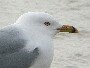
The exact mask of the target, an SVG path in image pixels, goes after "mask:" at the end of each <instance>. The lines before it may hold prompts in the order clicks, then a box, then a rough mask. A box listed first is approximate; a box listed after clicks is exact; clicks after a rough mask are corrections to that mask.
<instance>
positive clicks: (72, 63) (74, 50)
mask: <svg viewBox="0 0 90 68" xmlns="http://www.w3.org/2000/svg"><path fill="white" fill-rule="evenodd" d="M26 12H46V13H49V14H51V15H53V16H54V17H55V18H56V19H57V20H59V21H60V24H67V25H73V26H75V27H76V28H77V29H78V30H79V33H77V34H69V33H59V34H57V35H56V37H55V38H54V48H55V51H54V53H55V54H54V59H53V62H52V66H51V68H90V0H0V27H3V26H6V25H9V24H13V23H14V22H15V21H16V20H17V19H18V17H19V16H20V15H22V14H23V13H26Z"/></svg>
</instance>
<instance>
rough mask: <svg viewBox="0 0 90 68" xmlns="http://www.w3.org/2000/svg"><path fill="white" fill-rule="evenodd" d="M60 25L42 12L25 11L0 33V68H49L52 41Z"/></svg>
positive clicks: (51, 57)
mask: <svg viewBox="0 0 90 68" xmlns="http://www.w3.org/2000/svg"><path fill="white" fill-rule="evenodd" d="M61 27H62V26H61V25H60V24H59V22H58V21H56V20H55V19H54V18H53V16H51V15H49V14H47V13H44V12H28V13H25V14H23V15H22V16H20V17H19V19H18V20H17V21H16V23H14V24H11V25H8V26H6V27H4V28H2V29H1V30H0V68H29V67H30V68H50V64H51V62H52V59H53V43H52V38H53V36H54V35H55V34H56V33H57V32H58V30H57V29H58V28H61Z"/></svg>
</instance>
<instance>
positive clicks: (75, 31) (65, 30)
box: [57, 25, 78, 33]
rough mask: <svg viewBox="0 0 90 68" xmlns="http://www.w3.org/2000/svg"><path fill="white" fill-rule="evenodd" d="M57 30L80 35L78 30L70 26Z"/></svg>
mask: <svg viewBox="0 0 90 68" xmlns="http://www.w3.org/2000/svg"><path fill="white" fill-rule="evenodd" d="M57 30H59V31H60V32H69V33H78V30H77V29H76V28H75V27H73V26H69V25H63V26H62V27H61V28H57Z"/></svg>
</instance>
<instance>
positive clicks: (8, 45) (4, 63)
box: [0, 27, 39, 68]
mask: <svg viewBox="0 0 90 68" xmlns="http://www.w3.org/2000/svg"><path fill="white" fill-rule="evenodd" d="M26 43H27V41H26V40H25V39H24V38H23V37H22V32H21V31H20V30H19V29H17V28H14V27H8V28H4V29H1V30H0V68H28V67H30V66H31V65H32V64H33V63H34V61H35V59H36V58H37V57H38V55H39V52H38V51H39V49H38V48H35V49H34V50H32V51H31V52H27V50H24V49H23V48H24V47H25V44H26Z"/></svg>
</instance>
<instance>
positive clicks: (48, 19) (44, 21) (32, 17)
mask: <svg viewBox="0 0 90 68" xmlns="http://www.w3.org/2000/svg"><path fill="white" fill-rule="evenodd" d="M16 22H17V23H22V24H24V25H27V26H28V27H30V30H31V29H32V30H33V31H39V33H43V34H44V35H50V36H53V35H55V34H56V33H57V32H58V30H57V29H58V28H61V27H62V26H61V25H60V24H59V22H57V21H56V19H55V18H54V17H53V16H51V15H49V14H48V13H44V12H28V13H25V14H23V15H22V16H21V17H19V19H18V20H17V21H16Z"/></svg>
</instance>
